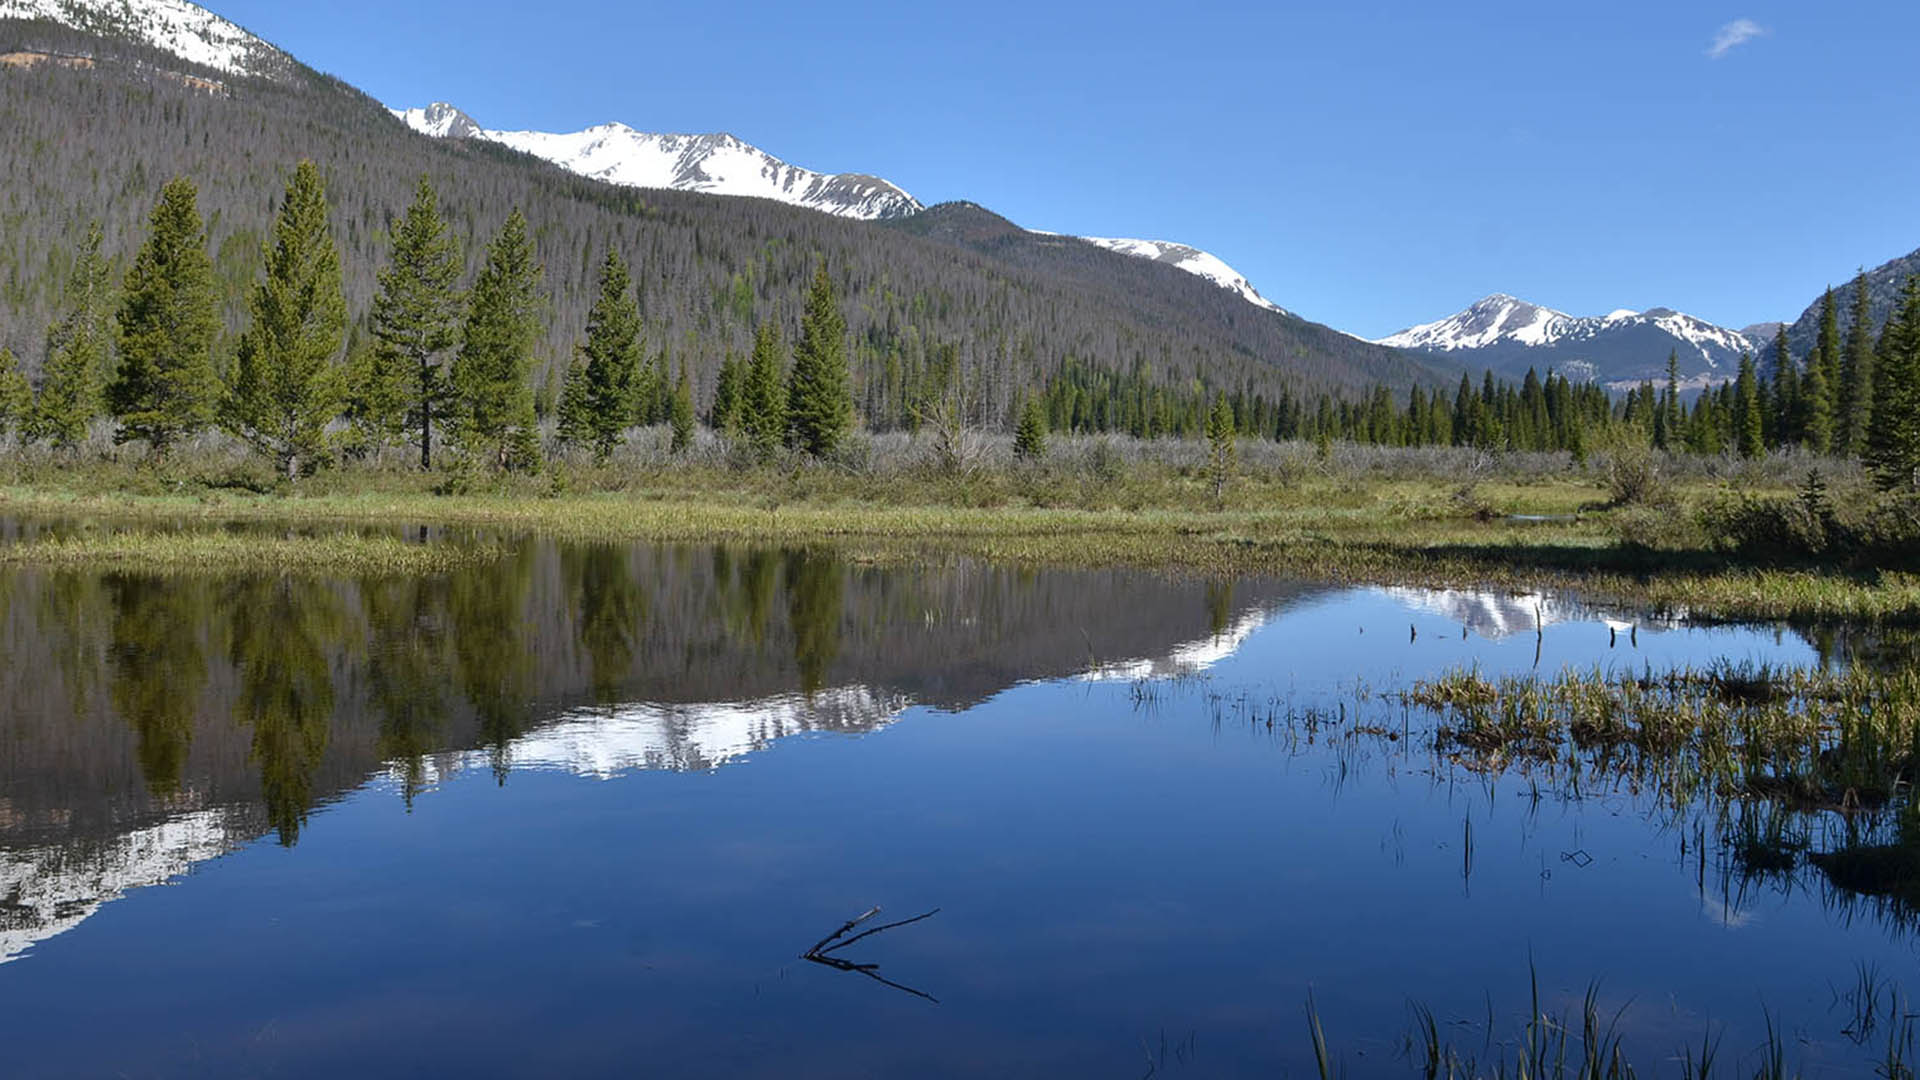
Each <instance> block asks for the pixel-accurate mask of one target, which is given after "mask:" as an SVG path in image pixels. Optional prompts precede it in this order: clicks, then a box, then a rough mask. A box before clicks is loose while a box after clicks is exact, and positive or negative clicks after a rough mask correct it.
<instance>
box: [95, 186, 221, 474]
mask: <svg viewBox="0 0 1920 1080" xmlns="http://www.w3.org/2000/svg"><path fill="white" fill-rule="evenodd" d="M119 321H120V365H119V369H118V371H117V372H116V373H115V376H114V379H113V382H112V383H110V384H109V385H108V387H107V405H108V408H109V409H110V410H111V411H112V413H113V415H114V418H115V419H117V420H118V421H119V425H120V426H119V430H118V431H117V432H116V433H115V435H114V438H115V440H116V441H119V442H127V441H130V440H133V439H144V440H146V442H147V444H148V445H149V446H151V447H152V448H153V450H154V452H155V453H157V454H165V453H166V452H167V450H168V448H169V447H171V446H172V445H173V444H174V443H175V442H177V441H179V440H180V439H182V438H184V437H186V436H189V435H192V434H194V433H195V432H197V431H200V430H201V429H203V428H205V427H206V426H207V424H208V423H209V422H210V421H211V420H212V419H213V410H214V395H215V391H216V388H217V385H218V380H217V379H216V378H215V376H214V372H213V343H214V339H215V337H217V336H218V334H219V332H220V323H219V320H218V318H217V316H216V314H215V311H214V282H213V260H212V259H210V258H208V256H207V233H206V226H205V225H204V224H203V223H202V222H201V220H200V207H199V191H198V189H196V188H195V187H194V185H193V181H191V180H188V179H187V178H185V177H176V178H174V179H173V180H171V181H169V182H168V183H167V185H166V187H164V188H162V189H161V191H160V201H159V203H158V204H157V205H155V206H154V208H153V216H152V218H151V219H150V231H149V232H148V234H147V240H146V243H145V244H143V245H141V247H140V251H139V253H138V254H136V255H135V256H134V259H133V265H132V267H131V268H129V269H128V271H127V280H126V284H125V287H124V288H123V289H122V294H121V299H120V315H119Z"/></svg>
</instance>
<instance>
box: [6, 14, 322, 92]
mask: <svg viewBox="0 0 1920 1080" xmlns="http://www.w3.org/2000/svg"><path fill="white" fill-rule="evenodd" d="M0 19H26V20H35V21H41V22H50V23H54V24H56V25H59V26H65V27H69V28H71V29H74V30H79V31H82V32H84V33H89V34H96V35H98V36H100V37H106V38H118V39H120V40H123V41H131V42H134V43H137V44H141V45H147V46H150V47H152V48H155V49H159V50H161V51H162V52H167V53H171V54H173V55H174V56H177V57H180V58H181V59H182V60H185V61H187V62H189V63H192V64H198V65H200V66H201V67H207V68H212V69H214V70H215V71H222V72H225V73H227V74H229V75H253V76H260V77H263V78H274V79H282V78H286V77H287V76H288V75H289V74H291V73H292V71H293V69H294V61H293V58H292V57H291V56H288V55H287V54H286V53H284V52H282V51H280V50H279V49H276V48H274V47H273V46H272V45H269V44H268V43H266V42H265V41H262V40H261V39H259V38H257V37H255V36H254V35H252V34H250V33H248V32H247V31H246V30H244V29H242V28H241V27H240V26H238V25H236V24H234V23H232V22H229V21H227V20H226V19H223V18H221V17H220V16H218V15H215V14H214V13H213V12H211V11H208V10H207V9H206V8H203V7H201V6H199V5H198V4H191V3H188V2H187V0H0Z"/></svg>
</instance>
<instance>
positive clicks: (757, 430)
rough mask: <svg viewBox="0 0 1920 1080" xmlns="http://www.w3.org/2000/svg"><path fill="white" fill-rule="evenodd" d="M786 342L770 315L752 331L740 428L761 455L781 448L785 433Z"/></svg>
mask: <svg viewBox="0 0 1920 1080" xmlns="http://www.w3.org/2000/svg"><path fill="white" fill-rule="evenodd" d="M785 354H786V345H785V344H784V343H782V342H781V340H780V329H779V327H777V326H775V325H774V323H773V320H772V319H767V320H765V321H763V322H762V323H761V324H760V327H759V329H758V330H757V331H756V332H755V334H754V339H753V356H752V358H751V359H750V360H748V362H747V375H746V379H745V381H744V385H743V386H742V388H741V392H740V428H741V431H742V433H743V434H745V435H746V437H747V444H748V445H749V446H751V447H752V448H753V452H754V453H755V454H756V455H757V456H759V457H760V458H762V459H766V458H770V457H772V456H773V455H774V453H775V452H776V451H777V450H779V449H780V443H781V441H782V440H783V439H785V438H786V434H787V396H786V388H785V383H786V371H785V368H786V356H785Z"/></svg>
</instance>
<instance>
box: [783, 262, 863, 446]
mask: <svg viewBox="0 0 1920 1080" xmlns="http://www.w3.org/2000/svg"><path fill="white" fill-rule="evenodd" d="M848 379H849V376H848V373H847V320H846V319H845V317H843V316H842V315H841V314H840V306H839V302H838V301H837V300H836V299H835V298H834V293H833V279H832V278H830V277H828V276H827V267H826V264H825V263H822V264H821V265H820V267H819V269H818V270H816V271H815V273H814V275H813V287H812V288H811V289H810V290H809V291H808V293H807V311H806V315H805V317H804V318H803V319H802V320H801V322H800V344H799V346H798V347H797V348H795V349H794V351H793V371H792V372H791V373H790V374H789V375H788V377H787V445H789V446H791V447H793V448H794V449H796V450H800V451H802V452H804V453H807V454H810V455H812V456H814V457H826V456H827V455H829V454H832V453H833V452H834V450H836V449H837V448H838V447H839V446H840V442H841V440H842V439H844V438H846V436H847V432H848V431H849V430H850V429H851V428H852V427H853V395H852V393H851V391H850V389H849V388H848Z"/></svg>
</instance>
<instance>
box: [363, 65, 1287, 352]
mask: <svg viewBox="0 0 1920 1080" xmlns="http://www.w3.org/2000/svg"><path fill="white" fill-rule="evenodd" d="M390 111H391V112H392V113H393V114H394V116H395V117H397V118H399V119H400V120H401V121H402V122H403V123H405V124H407V126H409V127H411V128H413V129H414V130H415V131H418V132H420V133H421V134H423V135H431V136H433V137H435V138H443V139H480V140H483V141H486V142H492V143H497V144H499V145H501V146H506V147H509V148H511V149H515V150H519V151H521V152H522V153H527V154H531V155H533V156H534V157H537V158H541V159H542V160H545V161H550V162H552V163H554V164H556V165H558V166H560V167H561V168H563V169H567V170H568V171H570V172H573V173H576V174H578V175H580V176H585V177H588V178H590V179H595V180H602V181H605V182H607V183H611V184H618V185H622V186H627V187H641V188H664V189H669V190H674V191H699V192H704V193H707V194H714V195H733V196H743V197H758V198H770V199H775V200H777V201H780V202H785V203H788V204H790V205H793V206H802V207H806V208H807V209H810V210H819V211H821V212H823V213H828V214H835V215H838V216H841V217H850V218H855V219H857V220H863V221H882V220H890V219H894V218H901V217H908V216H911V215H913V214H917V213H920V212H921V211H923V210H925V209H926V205H925V204H923V203H921V202H920V201H919V200H918V199H915V198H914V197H913V196H912V195H911V194H909V193H908V192H907V191H906V190H905V189H904V188H901V187H900V186H899V185H897V184H894V183H892V182H890V181H888V180H885V179H882V178H881V177H878V176H874V175H872V174H869V173H857V172H843V173H820V172H815V171H813V170H810V169H806V168H803V167H801V166H798V165H793V164H790V163H788V162H786V161H784V160H782V159H781V158H779V157H776V156H775V155H773V154H772V153H769V152H768V151H766V150H763V149H761V148H760V147H758V146H755V145H753V144H752V143H749V142H747V141H745V140H743V139H741V138H739V137H738V136H735V135H732V134H730V133H727V132H713V133H708V134H680V133H660V132H644V131H639V130H637V129H635V128H633V127H630V126H628V125H626V124H623V123H619V122H612V123H606V124H596V125H594V126H592V127H589V128H585V129H583V130H581V131H577V132H570V133H562V134H555V133H551V132H542V131H504V130H492V129H488V128H485V127H483V126H481V125H480V123H479V122H478V121H476V120H474V118H473V117H472V116H470V115H469V114H467V113H466V112H464V111H462V110H461V109H460V108H458V107H457V106H454V105H452V104H450V103H448V102H444V101H437V102H434V103H433V104H431V105H427V106H425V107H416V108H407V109H393V108H390ZM1027 231H1029V232H1033V233H1036V234H1038V235H1042V236H1053V235H1059V234H1055V233H1050V232H1046V231H1045V230H1040V229H1029V230H1027ZM1075 239H1079V240H1084V241H1086V242H1087V243H1089V244H1093V245H1096V246H1098V247H1102V248H1105V249H1106V250H1108V251H1115V252H1118V253H1120V254H1122V255H1129V256H1132V257H1135V258H1141V259H1146V260H1148V261H1150V262H1158V263H1163V264H1165V265H1168V266H1172V267H1174V268H1176V269H1179V270H1184V271H1186V272H1187V273H1189V274H1193V275H1195V276H1197V277H1200V278H1202V279H1204V280H1207V281H1211V282H1213V283H1214V284H1215V285H1218V286H1220V287H1221V288H1223V289H1225V290H1227V291H1228V292H1230V293H1233V294H1234V295H1236V296H1239V297H1240V298H1241V299H1243V300H1245V301H1247V302H1248V303H1250V304H1252V305H1254V306H1255V307H1260V308H1265V309H1267V310H1269V311H1274V312H1278V313H1280V314H1283V315H1284V314H1291V312H1288V311H1287V310H1286V309H1285V308H1283V307H1281V306H1280V305H1278V304H1276V303H1274V302H1273V301H1271V300H1268V299H1267V298H1266V297H1265V296H1263V295H1261V293H1260V291H1259V290H1258V289H1256V288H1254V286H1253V283H1252V282H1250V281H1248V280H1247V278H1246V275H1244V274H1242V273H1240V272H1239V271H1238V270H1236V269H1234V268H1233V267H1232V266H1230V265H1228V264H1227V262H1226V260H1224V259H1222V258H1220V257H1219V256H1218V255H1215V254H1213V253H1211V252H1208V251H1203V250H1201V249H1199V248H1196V247H1194V246H1192V245H1191V244H1183V243H1178V242H1176V241H1170V240H1138V239H1130V238H1123V237H1097V236H1081V237H1075Z"/></svg>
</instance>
